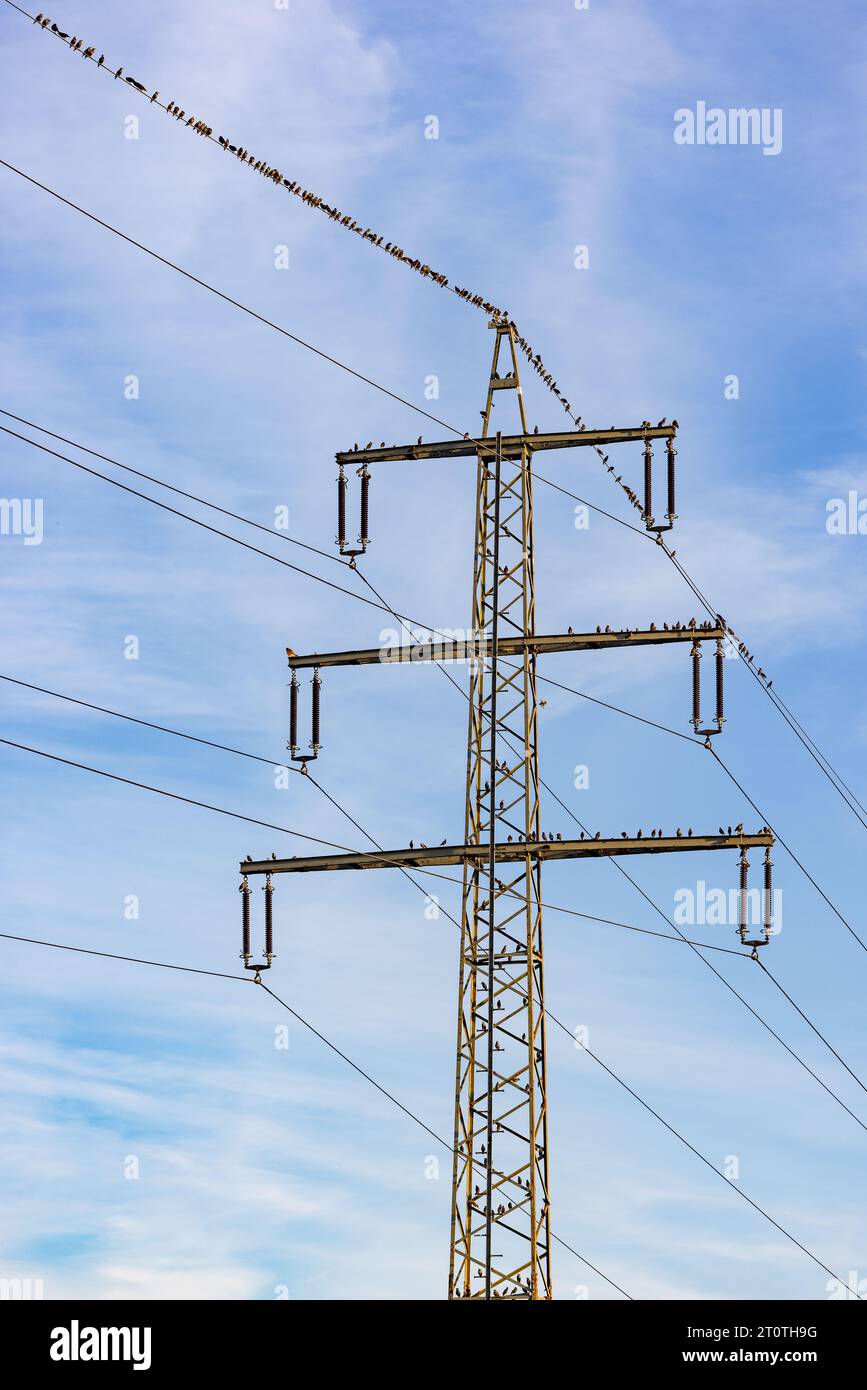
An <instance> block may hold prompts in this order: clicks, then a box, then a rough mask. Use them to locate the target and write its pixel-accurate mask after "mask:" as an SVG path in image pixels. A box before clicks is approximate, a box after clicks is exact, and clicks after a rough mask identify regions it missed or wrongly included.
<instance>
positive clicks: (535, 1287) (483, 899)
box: [449, 323, 551, 1298]
mask: <svg viewBox="0 0 867 1390" xmlns="http://www.w3.org/2000/svg"><path fill="white" fill-rule="evenodd" d="M493 326H494V328H495V331H496V342H495V345H494V353H493V362H492V364H491V376H490V382H489V385H488V396H487V402H486V406H485V411H484V425H483V428H482V438H483V439H487V438H490V437H491V436H490V427H491V414H492V410H493V408H494V404H495V393H497V392H502V391H509V392H513V393H514V394H515V396H516V398H517V406H518V414H519V417H520V418H519V421H517V422H516V423H517V424H519V426H520V433H521V434H522V435H523V436H524V437H525V438H526V436H527V422H526V418H525V414H524V400H523V395H522V391H521V380H520V373H519V369H518V357H517V352H516V349H515V342H514V330H513V328H512V326H511V325H510V324H502V323H495V324H494V325H493ZM504 348H505V350H506V351H505V352H504V353H502V355H503V356H505V357H506V358H507V370H506V372H505V374H502V375H501V374H500V358H501V350H502V349H504ZM499 399H500V400H502V399H503V397H499ZM501 452H502V451H501V448H500V438H499V433H498V434H497V436H496V437H495V438H494V440H493V442H492V447H489V448H487V449H480V450H479V452H478V455H477V460H478V461H477V474H476V528H475V555H474V566H473V611H472V632H473V636H474V637H475V638H477V639H478V642H479V650H480V651H481V652H485V651H486V650H487V647H488V640H489V643H490V657H489V659H488V660H479V661H477V662H474V663H473V664H472V667H471V676H470V692H469V693H470V710H469V731H468V738H467V780H466V810H465V832H464V838H465V843H466V844H468V845H482V844H485V845H487V844H492V845H493V844H495V843H496V840H497V832H498V829H502V830H506V829H507V830H508V833H509V835H510V836H511V837H512V838H514V840H516V841H519V842H522V843H525V844H528V845H529V844H533V843H536V842H538V840H539V838H540V829H539V755H538V745H537V696H536V656H535V652H533V651H532V649H531V648H530V647H529V645H527V646H525V647H524V649H523V656H522V657H521V658H519V659H518V660H513V661H509V660H505V659H503V658H502V657H498V655H497V648H498V641H499V640H500V639H502V638H505V637H513V638H532V637H534V636H535V630H536V595H535V575H534V562H533V480H532V450H531V449H530V448H529V447H527V446H526V445H524V446H523V447H522V448H521V450H520V453H519V455H518V457H516V458H512V459H507V460H504V459H503V458H502V457H501ZM486 639H487V640H486ZM502 873H503V877H501V878H500V877H497V874H496V866H495V861H494V858H493V855H492V858H491V860H490V862H489V863H488V864H487V865H483V864H481V863H479V862H478V861H476V862H467V863H465V865H464V875H463V910H462V920H461V956H460V975H459V986H458V1036H457V1064H456V1074H455V1140H454V1146H455V1157H454V1166H453V1183H452V1186H453V1191H452V1236H451V1257H450V1268H449V1287H450V1294H451V1296H452V1297H460V1298H471V1297H483V1298H491V1297H493V1296H495V1295H496V1296H499V1297H509V1296H512V1297H514V1296H517V1297H524V1298H526V1297H528V1296H529V1297H532V1298H550V1296H551V1266H550V1250H549V1242H550V1230H549V1196H548V1132H547V1131H548V1116H547V1094H546V1082H545V1016H544V981H543V952H542V903H541V872H540V865H539V862H538V860H536V859H534V857H533V856H532V855H531V854H529V853H528V854H527V855H526V856H524V857H523V858H522V859H521V861H520V862H519V863H515V864H509V865H507V866H505V867H504V868H503V870H502Z"/></svg>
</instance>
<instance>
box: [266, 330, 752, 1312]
mask: <svg viewBox="0 0 867 1390" xmlns="http://www.w3.org/2000/svg"><path fill="white" fill-rule="evenodd" d="M490 326H491V328H492V329H494V331H495V333H496V341H495V344H494V352H493V361H492V364H491V374H490V379H489V383H488V394H487V400H486V404H485V409H484V410H483V411H482V412H481V413H482V416H483V420H484V424H483V427H482V431H481V434H480V435H477V436H476V437H475V438H473V437H471V436H470V435H469V434H465V435H464V436H463V438H453V439H444V440H443V439H440V440H434V441H431V442H429V443H425V442H424V441H423V440H422V439H421V438H419V439H418V441H417V442H416V443H414V444H396V445H389V446H386V445H385V444H381V445H380V446H379V448H377V449H375V448H373V446H372V444H368V445H366V446H365V448H364V449H359V447H358V445H355V447H354V448H352V449H349V450H345V451H342V452H340V453H338V454H337V455H336V462H337V467H338V478H337V485H338V527H337V531H338V534H337V543H338V545H339V548H340V553H341V555H342V556H343V557H344V558H348V559H349V561H350V563H351V564H354V562H355V557H356V556H358V555H362V554H364V553H365V551H366V548H367V545H368V530H369V526H368V522H369V516H368V510H369V509H368V488H369V482H370V471H369V470H370V468H371V467H372V466H373V465H377V467H379V466H381V465H387V464H388V463H398V462H409V461H414V462H417V461H420V460H436V459H458V458H465V459H468V460H471V459H475V461H476V518H475V550H474V560H473V603H472V630H471V632H470V633H469V634H468V635H467V637H466V638H464V639H458V638H456V637H454V636H452V635H450V634H445V633H439V634H435V633H432V634H431V639H430V640H429V641H428V640H425V641H422V642H418V641H416V640H411V641H409V642H408V643H407V644H406V645H403V646H400V647H398V648H395V649H390V650H388V651H386V650H384V649H383V648H382V647H373V648H358V649H356V650H352V651H343V652H309V653H307V654H304V655H299V654H298V653H297V652H295V651H293V650H292V649H291V648H287V652H286V655H287V659H288V663H289V669H290V671H291V672H292V678H291V685H290V717H289V725H290V733H289V742H288V745H287V746H288V749H289V754H290V758H291V760H292V761H293V762H295V763H297V764H299V765H300V767H301V770H302V771H306V769H307V766H308V764H309V763H310V762H311V761H312V760H313V759H315V758H316V757H317V756H318V754H319V751H320V746H321V745H320V735H319V708H320V675H319V673H320V670H321V669H324V668H328V667H332V668H334V667H340V666H371V667H380V668H381V667H382V666H383V664H385V665H390V664H393V663H395V662H397V663H400V662H405V661H411V662H413V663H417V662H424V663H429V664H433V663H434V662H436V663H437V664H439V663H444V662H451V661H463V662H468V663H469V672H470V683H469V692H468V694H469V730H468V737H467V765H466V788H465V803H464V805H465V819H464V838H463V842H462V843H461V844H446V843H443V844H441V845H438V846H435V847H431V846H429V845H426V844H425V843H424V842H420V843H419V844H417V845H416V844H414V843H413V841H410V844H409V847H408V848H406V847H405V846H401V847H399V848H397V849H381V848H377V849H373V850H351V851H348V852H340V853H329V854H320V855H309V856H308V855H293V856H292V857H291V858H288V859H285V858H284V859H278V858H277V857H276V855H273V854H272V856H271V858H270V859H264V860H263V859H258V860H254V859H253V858H252V857H251V856H249V855H248V856H247V858H246V859H245V860H243V861H242V862H241V864H240V865H239V869H240V873H241V889H242V898H241V902H242V938H241V939H242V946H241V956H242V959H243V961H244V965H245V967H246V968H247V969H248V970H251V971H254V972H255V976H256V979H257V980H260V982H261V978H260V972H261V971H263V970H267V969H269V968H270V966H271V964H272V961H273V960H274V931H273V918H272V891H271V890H272V878H273V876H274V875H278V874H279V875H282V874H299V873H321V872H328V873H330V872H346V871H351V872H357V871H358V870H362V869H363V870H370V869H385V868H391V869H400V870H402V871H403V872H404V873H407V872H408V871H410V870H413V869H416V870H431V871H434V872H440V871H441V870H442V869H443V868H444V867H447V866H449V865H459V866H460V867H461V869H462V872H463V878H462V910H461V923H460V930H461V947H460V971H459V989H458V1027H457V1049H456V1050H457V1060H456V1067H455V1127H454V1145H453V1148H454V1158H453V1169H452V1202H451V1211H452V1215H451V1246H450V1260H449V1289H448V1292H449V1298H453V1299H455V1298H460V1299H467V1298H474V1299H493V1298H498V1299H500V1298H506V1299H511V1300H519V1299H550V1298H551V1296H552V1291H551V1249H550V1241H551V1232H550V1193H549V1187H548V1102H547V1085H546V1059H545V994H544V960H543V949H542V894H541V866H542V863H543V861H544V860H547V859H556V860H561V861H562V860H564V859H570V860H573V859H574V860H577V859H588V858H589V859H598V858H599V857H606V858H607V857H611V858H615V857H619V856H621V855H632V854H641V855H645V854H682V853H689V852H692V853H694V852H706V851H709V850H737V851H738V852H739V854H740V857H741V876H740V900H741V925H740V928H739V932H740V937H741V942H742V944H743V945H744V946H749V947H751V948H752V953H753V956H754V958H758V957H757V953H758V950H759V948H760V947H762V946H764V945H765V944H766V943H767V941H768V940H769V938H770V933H771V920H770V903H771V862H770V851H771V847H772V845H773V843H774V837H773V834H772V833H771V831H770V830H769V829H768V827H767V826H763V827H762V828H761V830H759V831H758V832H756V833H754V834H749V833H747V834H745V833H744V831H743V827H742V826H740V825H739V826H737V827H736V828H735V830H734V832H732V831H731V829H730V830H729V832H728V833H727V834H726V833H724V832H723V830H722V828H721V829H720V832H719V834H718V835H715V834H714V835H703V834H697V835H693V832H692V828H691V827H690V829H689V830H688V832H687V834H686V835H684V834H683V833H682V831H681V830H680V829H678V830H677V832H676V834H675V835H664V834H663V832H662V830H661V829H660V830H653V831H651V835H650V837H649V838H648V837H644V836H643V835H642V831H640V830H639V831H638V833H637V835H635V836H634V837H632V836H628V835H627V834H626V833H625V832H622V833H621V835H620V837H619V838H616V839H614V838H610V837H608V838H603V837H602V834H601V832H597V833H596V834H595V835H594V836H593V837H592V838H590V837H589V836H587V837H586V838H585V835H584V833H583V832H582V834H581V836H580V838H579V839H566V840H563V839H562V838H561V837H560V836H559V835H558V836H557V838H556V840H554V838H553V837H552V836H545V835H543V833H542V831H541V827H540V824H539V786H540V782H539V756H538V747H537V733H538V729H537V711H538V701H537V696H536V660H537V657H538V656H540V655H542V656H549V655H552V654H554V653H557V652H577V651H585V652H586V651H597V652H599V651H612V650H617V649H621V648H626V647H633V648H637V647H645V646H679V645H682V644H685V643H689V644H690V645H691V647H692V668H693V702H692V720H691V722H692V724H693V728H694V731H695V733H696V735H697V736H698V737H700V738H703V739H704V740H705V742H706V743H707V744H709V743H710V739H711V738H712V737H713V735H715V734H717V733H719V732H720V730H721V729H722V726H723V723H724V717H723V665H724V662H723V643H724V641H725V638H726V633H727V628H726V624H725V620H724V619H723V618H721V617H719V616H718V617H717V619H716V621H715V622H707V623H704V624H701V625H699V624H697V623H696V621H695V619H692V620H691V621H690V622H689V623H685V624H682V623H677V624H675V625H674V626H672V627H669V625H668V624H667V623H666V624H663V626H662V628H661V629H660V628H659V627H658V626H657V625H656V624H654V623H651V624H650V626H649V628H637V627H636V628H620V629H618V630H614V631H613V630H612V629H611V627H610V626H606V627H605V629H604V631H603V628H602V625H601V624H598V625H597V627H596V631H595V632H573V630H572V628H571V627H570V628H569V629H568V631H567V632H565V633H564V632H556V633H547V634H545V633H538V632H537V631H536V595H535V579H534V561H533V477H532V459H533V454H534V452H538V451H539V450H546V449H550V450H557V451H559V450H570V451H571V450H573V449H577V450H579V451H581V450H583V451H585V456H586V450H588V449H591V450H596V451H597V452H599V453H602V459H603V462H604V463H607V455H606V454H604V453H603V452H602V451H603V449H605V448H609V447H611V446H613V445H618V444H633V445H643V446H644V506H643V509H642V515H643V517H644V521H645V527H646V530H647V531H648V532H649V533H650V534H652V535H655V536H656V537H657V539H658V538H659V536H660V534H661V533H662V532H663V531H667V530H670V529H671V526H672V524H673V522H674V519H675V508H674V455H675V452H676V451H675V448H674V440H675V436H676V434H677V422H676V421H672V422H671V423H670V424H668V423H667V422H666V421H665V419H662V420H660V422H659V424H658V425H651V423H650V422H649V421H648V420H644V421H642V423H641V424H640V425H639V426H626V427H615V426H613V425H612V426H611V427H610V428H609V429H606V430H588V429H586V427H585V426H584V425H583V424H580V422H578V423H576V426H575V428H574V429H573V430H570V431H558V430H555V431H550V432H545V433H541V434H540V433H538V432H537V431H536V430H534V431H533V432H532V434H530V433H528V431H527V421H526V416H525V413H524V400H523V395H522V392H521V379H520V372H519V370H518V352H517V350H518V348H519V347H520V346H521V340H520V339H516V336H515V327H514V324H512V323H509V322H507V321H505V320H503V319H495V320H493V321H492V322H491V325H490ZM501 357H504V358H505V359H506V361H505V370H504V371H502V372H501V370H500V360H501ZM497 392H514V394H515V398H516V404H517V412H516V414H517V420H516V422H515V424H516V433H513V434H504V433H503V431H501V430H496V431H495V432H494V433H492V432H491V412H492V411H493V409H494V407H495V404H496V402H497V401H499V400H500V399H502V400H507V399H508V398H507V397H505V396H504V397H502V398H501V397H496V398H495V393H497ZM655 441H660V442H663V441H664V443H665V447H666V455H667V472H668V485H667V498H668V510H667V512H666V514H665V521H664V522H659V523H657V522H656V521H655V520H654V516H653V510H654V509H653V503H652V496H651V494H652V446H653V443H654V442H655ZM347 469H354V470H355V471H356V473H357V476H358V477H359V478H360V500H361V512H360V525H359V535H358V540H357V545H356V544H354V543H351V542H350V541H349V540H348V538H347V532H346V525H347V520H346V492H347V485H348V480H347V477H346V470H347ZM618 481H621V480H620V479H618ZM626 491H627V492H628V493H629V495H630V497H634V496H635V494H634V493H632V492H631V489H629V488H627V489H626ZM636 500H637V499H636ZM704 642H711V643H714V644H715V647H716V668H715V674H716V681H715V684H716V715H715V720H714V724H715V727H711V726H708V727H703V726H702V717H701V699H700V683H699V663H700V659H701V644H702V643H704ZM310 670H312V672H313V679H312V686H311V694H310V698H311V726H312V728H311V732H312V737H311V739H310V742H309V745H308V747H309V750H310V751H309V752H303V751H301V749H302V744H301V743H300V741H299V736H298V701H299V685H298V679H297V673H298V672H303V671H310ZM751 848H755V849H764V851H765V871H764V872H765V880H764V881H765V891H764V902H765V921H764V926H763V930H762V935H761V936H760V937H759V936H758V935H754V937H753V938H752V939H749V937H748V922H747V915H746V894H747V864H746V851H747V850H748V849H751ZM254 875H255V876H264V878H265V886H266V895H265V932H264V952H263V953H262V954H261V957H260V958H259V962H258V963H255V962H256V956H255V955H254V953H253V950H252V937H251V921H250V888H249V879H250V877H251V876H254ZM417 886H419V887H420V886H421V885H417Z"/></svg>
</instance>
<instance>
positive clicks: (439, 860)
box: [239, 829, 774, 874]
mask: <svg viewBox="0 0 867 1390" xmlns="http://www.w3.org/2000/svg"><path fill="white" fill-rule="evenodd" d="M773 844H774V836H773V835H772V833H771V831H770V830H764V829H762V830H759V831H757V832H755V833H754V834H751V835H750V834H734V835H668V836H665V835H664V836H662V837H661V838H653V839H651V838H650V836H642V837H641V838H638V837H635V838H631V837H629V836H627V837H626V838H625V839H624V838H623V837H622V836H621V837H618V838H617V839H611V840H602V839H599V840H535V841H520V842H518V843H510V842H509V841H508V840H507V841H499V842H498V844H497V846H496V859H497V863H498V864H514V863H518V862H520V861H521V860H523V859H526V858H527V856H531V857H532V858H533V859H534V860H537V861H539V860H556V859H596V858H603V857H605V858H616V857H617V856H618V855H621V854H672V853H675V854H677V853H681V852H686V851H702V850H719V849H738V850H739V849H765V848H770V847H771V846H772V845H773ZM489 849H490V847H489V846H488V845H486V844H478V845H436V846H434V847H432V848H430V847H419V848H413V849H386V850H365V851H362V852H361V853H356V854H316V855H305V856H301V855H298V856H296V857H293V858H292V859H249V860H245V861H243V862H242V863H241V864H240V865H239V868H240V872H241V873H242V874H306V873H316V872H322V871H324V870H334V869H439V868H444V867H447V866H449V865H453V864H479V865H481V864H483V863H484V862H485V861H486V859H487V857H488V854H489Z"/></svg>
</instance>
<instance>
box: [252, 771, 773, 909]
mask: <svg viewBox="0 0 867 1390" xmlns="http://www.w3.org/2000/svg"><path fill="white" fill-rule="evenodd" d="M482 790H483V791H487V790H488V787H487V786H485V787H483V789H482ZM499 809H500V811H505V810H506V806H505V804H504V802H502V801H501V802H500V805H499ZM719 833H720V835H727V836H728V837H729V838H730V839H731V838H733V837H734V836H735V835H743V833H744V826H743V821H739V822H738V824H737V825H736V826H734V828H732V826H729V827H728V829H726V827H725V826H724V825H721V826H720V828H719ZM747 833H748V834H749V832H747ZM755 833H756V834H759V835H768V834H770V827H769V826H767V825H763V826H762V828H761V830H759V831H756V832H755ZM692 835H693V829H692V826H689V827H688V829H687V830H685V831H684V830H681V828H680V826H678V827H677V829H676V830H675V832H674V837H673V838H674V839H676V840H682V839H684V837H685V838H686V839H688V840H690V839H692ZM620 838H621V840H628V839H629V838H630V836H629V832H628V831H626V830H621V832H620ZM632 838H633V839H636V840H642V839H645V838H646V839H649V840H664V839H666V838H667V837H666V835H665V834H664V832H663V831H662V830H657V829H653V830H651V831H650V834H649V835H648V834H647V831H646V830H644V829H639V830H637V831H636V833H635V835H634V836H633V837H632ZM540 839H541V840H542V841H544V842H545V843H546V844H551V845H554V844H558V843H561V842H562V840H563V836H562V835H561V834H560V833H559V832H558V833H557V834H551V833H550V832H549V831H547V830H542V831H540ZM578 839H579V843H580V841H581V840H594V841H595V840H601V839H602V831H601V830H597V831H596V834H595V835H591V834H590V832H589V831H586V832H585V831H584V830H582V831H581V834H580V835H579V837H578ZM506 843H507V844H510V845H511V844H519V845H520V844H524V843H526V842H525V841H523V840H517V841H516V840H514V838H513V837H512V836H511V835H508V836H507V837H506ZM445 844H446V840H440V843H439V848H440V849H442V847H443V846H444V845H445ZM409 848H410V849H430V846H429V845H427V844H425V842H424V840H419V842H418V844H416V843H415V840H410V842H409ZM273 857H274V856H272V858H273ZM482 906H483V907H485V906H487V903H483V904H482Z"/></svg>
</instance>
